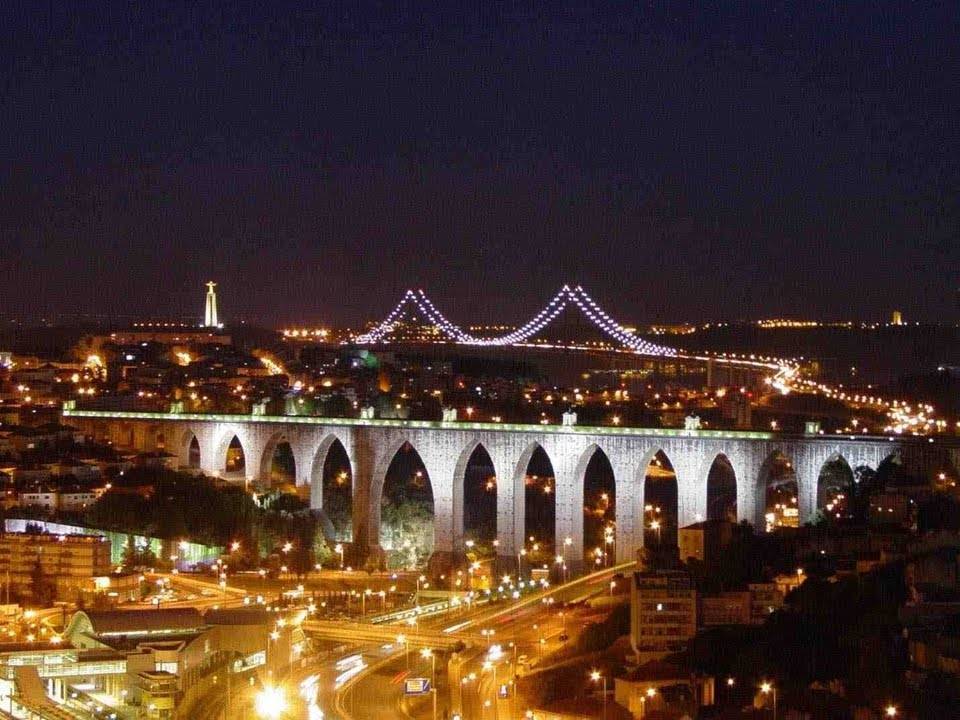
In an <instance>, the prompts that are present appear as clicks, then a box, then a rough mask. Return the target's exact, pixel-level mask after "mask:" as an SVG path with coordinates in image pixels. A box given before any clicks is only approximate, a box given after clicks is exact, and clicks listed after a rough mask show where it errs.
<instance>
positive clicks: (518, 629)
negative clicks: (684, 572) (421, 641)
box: [324, 563, 635, 720]
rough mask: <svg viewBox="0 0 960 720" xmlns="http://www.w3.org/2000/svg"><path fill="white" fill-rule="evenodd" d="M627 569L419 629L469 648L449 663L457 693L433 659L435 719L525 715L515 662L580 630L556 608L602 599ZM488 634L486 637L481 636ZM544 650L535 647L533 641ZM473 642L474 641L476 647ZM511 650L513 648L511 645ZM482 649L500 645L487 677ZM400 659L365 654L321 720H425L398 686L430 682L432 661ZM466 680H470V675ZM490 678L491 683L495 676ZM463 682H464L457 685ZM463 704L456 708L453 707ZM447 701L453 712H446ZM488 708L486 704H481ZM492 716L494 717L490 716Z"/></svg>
mask: <svg viewBox="0 0 960 720" xmlns="http://www.w3.org/2000/svg"><path fill="white" fill-rule="evenodd" d="M634 567H635V566H634V564H633V563H624V564H622V565H618V566H615V567H612V568H608V569H606V570H602V571H600V572H597V573H593V574H591V575H587V576H584V577H582V578H579V579H577V580H574V581H572V582H570V583H567V584H566V585H563V586H556V587H552V588H549V589H547V590H545V591H542V592H539V593H535V594H534V595H532V596H530V597H527V598H524V599H522V600H520V601H518V602H513V603H510V604H509V605H507V606H504V605H498V606H496V607H490V608H480V609H477V610H474V611H472V612H471V613H470V614H469V616H460V617H457V618H455V619H454V618H446V619H444V618H434V619H431V620H429V621H425V622H424V623H423V624H422V625H421V629H422V630H427V629H428V628H429V629H431V630H436V631H437V632H438V635H447V636H455V637H460V638H463V639H466V640H469V641H470V642H472V643H474V645H473V646H472V649H470V650H468V651H466V652H465V653H463V654H462V657H461V660H462V662H461V663H459V664H455V666H454V668H453V673H452V677H451V678H450V682H451V683H452V684H453V685H454V686H455V687H459V688H460V691H461V692H458V693H453V694H451V693H449V692H448V686H447V678H446V675H447V673H446V672H445V670H446V666H447V659H448V658H447V656H445V655H440V654H439V653H438V654H437V656H436V678H437V683H438V684H439V688H438V693H437V708H438V714H437V717H439V718H442V717H444V711H446V712H447V717H449V716H450V713H451V712H453V711H455V710H456V709H457V708H456V706H457V705H458V704H460V705H461V706H462V711H461V712H462V713H463V717H464V718H465V720H512V719H514V718H517V717H519V715H518V714H517V713H518V712H521V711H522V710H524V709H525V708H520V707H514V704H515V699H514V688H513V686H512V684H511V682H512V678H513V676H514V675H515V667H514V660H515V658H516V659H519V658H520V656H522V655H526V656H527V657H528V659H531V660H532V659H534V658H536V657H538V655H539V653H540V652H543V653H544V654H547V653H549V652H552V651H554V650H556V649H557V648H558V647H559V646H560V645H562V642H561V640H560V638H561V636H562V635H564V632H563V630H564V627H563V626H564V625H565V624H566V622H567V621H568V620H569V621H570V622H571V623H573V622H577V623H580V624H582V623H583V621H584V618H581V617H576V618H567V617H564V618H562V619H561V617H560V611H559V610H558V608H559V606H561V605H562V604H563V603H567V602H575V601H577V600H581V599H584V598H586V597H588V596H591V595H597V594H599V593H602V592H606V591H607V589H608V587H609V582H610V579H611V577H613V575H615V574H617V573H627V572H630V571H631V570H632V569H633V568H634ZM489 630H493V635H492V636H491V635H489V634H483V633H484V631H489ZM541 638H543V640H544V643H543V645H542V646H541V643H540V639H541ZM478 640H479V642H478ZM510 643H513V646H511V645H510ZM487 645H500V646H501V648H502V655H501V656H500V657H499V658H498V659H497V660H496V661H495V662H494V663H493V666H495V667H496V671H494V667H493V666H491V667H490V668H489V669H488V670H486V671H484V670H483V662H484V660H485V659H486V657H487V654H486V653H487ZM405 655H406V654H405V653H404V652H402V651H397V649H396V648H395V647H394V648H392V649H391V651H386V650H383V649H381V650H378V651H376V652H373V653H370V654H369V655H365V656H364V659H365V662H367V664H368V669H367V670H365V671H364V672H363V673H361V674H359V675H357V676H356V677H355V678H353V679H351V680H350V681H348V682H347V683H345V684H344V685H342V686H341V687H340V688H338V689H335V690H334V691H333V695H334V697H333V702H328V703H325V704H324V712H325V713H326V717H328V718H329V717H333V718H339V719H340V720H366V719H367V718H371V719H372V720H381V719H382V720H388V719H391V720H392V719H393V718H397V717H398V716H399V717H402V718H407V719H408V720H411V719H412V720H426V719H428V718H432V717H433V703H432V699H433V698H432V696H424V697H419V698H407V697H405V696H404V694H403V682H402V680H403V679H404V678H405V677H407V676H408V675H409V676H417V677H430V675H431V671H432V662H433V661H432V660H428V659H425V658H422V657H421V656H420V654H419V653H418V652H416V651H414V650H411V651H410V653H409V663H410V668H409V670H408V669H407V666H406V663H407V660H406V658H405ZM471 673H472V674H473V676H474V678H475V679H473V680H470V679H469V678H470V675H471ZM495 673H496V677H495ZM463 678H468V680H467V682H466V683H464V682H463ZM504 683H506V684H507V697H506V698H502V699H498V698H497V694H498V691H499V689H500V685H501V684H504ZM461 699H462V703H460V702H459V701H460V700H461ZM451 701H452V703H453V706H454V707H451ZM487 701H489V705H487V704H486V703H487ZM494 713H496V714H494Z"/></svg>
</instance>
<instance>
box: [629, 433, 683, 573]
mask: <svg viewBox="0 0 960 720" xmlns="http://www.w3.org/2000/svg"><path fill="white" fill-rule="evenodd" d="M664 459H665V460H666V465H664ZM667 470H669V473H668V472H667ZM661 471H662V474H663V476H662V477H658V475H660V474H661ZM637 472H638V478H639V479H640V480H641V482H642V483H643V492H642V497H643V506H642V507H641V515H640V520H639V527H640V532H641V534H642V537H643V546H644V547H645V548H647V549H648V551H649V552H650V553H652V554H653V555H654V556H657V557H658V558H659V560H660V561H662V562H668V561H669V560H668V556H669V557H670V558H672V559H675V557H674V556H675V554H676V553H675V552H674V550H675V548H676V546H677V542H678V531H679V522H680V483H679V480H680V479H679V477H678V476H677V471H676V465H675V463H674V461H673V460H671V459H670V456H669V455H668V454H667V452H666V449H665V448H664V447H662V446H656V447H653V448H651V449H649V450H648V451H647V452H646V453H644V455H643V458H642V460H641V462H640V466H639V468H638V471H637ZM670 474H672V478H671V477H670ZM648 507H649V508H650V510H649V511H648V510H647V508H648Z"/></svg>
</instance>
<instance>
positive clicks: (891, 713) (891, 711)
mask: <svg viewBox="0 0 960 720" xmlns="http://www.w3.org/2000/svg"><path fill="white" fill-rule="evenodd" d="M884 713H885V714H886V716H887V717H888V718H894V717H896V716H897V708H896V706H894V705H887V707H886V708H885V709H884Z"/></svg>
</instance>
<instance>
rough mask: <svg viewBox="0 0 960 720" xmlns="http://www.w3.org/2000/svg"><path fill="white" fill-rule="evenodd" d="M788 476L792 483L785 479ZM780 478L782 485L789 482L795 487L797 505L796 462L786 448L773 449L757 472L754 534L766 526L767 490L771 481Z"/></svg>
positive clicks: (798, 486)
mask: <svg viewBox="0 0 960 720" xmlns="http://www.w3.org/2000/svg"><path fill="white" fill-rule="evenodd" d="M781 466H782V467H781ZM782 468H785V469H786V470H789V471H790V473H785V472H782ZM789 474H792V476H793V479H792V481H791V480H789V479H786V478H787V476H788V475H789ZM780 477H782V478H783V485H788V484H789V483H790V482H793V483H794V484H795V485H796V491H795V497H796V498H797V502H798V504H799V502H800V491H801V490H800V484H801V479H800V477H799V474H798V473H797V469H796V461H795V460H794V458H793V455H792V454H790V452H789V450H788V449H787V448H784V447H774V448H771V449H770V451H769V452H768V453H767V454H766V456H765V457H764V459H763V461H762V462H761V463H760V468H759V470H758V472H757V479H756V489H757V491H756V507H755V508H754V529H755V530H756V532H763V531H764V529H765V528H766V526H767V520H766V513H767V496H768V489H769V488H770V484H771V481H776V480H777V479H778V478H780ZM798 511H799V507H798Z"/></svg>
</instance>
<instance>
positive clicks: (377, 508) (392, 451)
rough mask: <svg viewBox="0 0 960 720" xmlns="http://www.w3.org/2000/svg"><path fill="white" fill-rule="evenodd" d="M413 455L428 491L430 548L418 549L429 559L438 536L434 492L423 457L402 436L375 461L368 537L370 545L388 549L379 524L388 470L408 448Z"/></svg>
mask: <svg viewBox="0 0 960 720" xmlns="http://www.w3.org/2000/svg"><path fill="white" fill-rule="evenodd" d="M408 445H409V447H410V449H411V450H412V452H413V453H415V455H416V458H417V459H418V462H419V464H420V465H421V466H422V467H423V470H422V471H421V472H422V473H423V475H424V481H425V482H426V485H427V487H428V488H429V491H430V504H431V515H432V517H433V532H432V537H431V539H430V545H431V547H428V548H418V551H419V550H422V551H423V552H424V553H425V554H426V556H427V557H428V558H429V556H430V555H432V552H433V549H434V548H435V547H436V545H437V539H436V536H437V534H438V522H437V517H436V492H435V490H434V485H433V482H434V481H433V480H432V479H431V478H430V473H429V469H428V467H427V463H426V459H425V457H424V456H423V455H422V454H421V453H420V451H419V450H417V447H416V445H415V444H414V442H413V441H412V440H411V439H410V438H408V437H406V436H404V437H403V438H400V439H397V440H395V441H393V442H391V443H390V444H389V445H388V446H387V448H388V449H387V451H386V452H384V453H383V454H382V455H381V456H380V458H379V459H378V460H377V463H376V465H375V469H374V475H373V478H372V482H371V491H370V507H369V523H370V526H369V530H368V532H369V537H370V545H371V546H378V547H379V548H381V549H382V550H387V549H388V548H384V547H383V542H382V537H381V522H382V514H381V510H382V508H383V499H384V489H385V487H386V481H387V475H388V474H389V473H390V469H391V467H392V465H393V463H394V461H395V460H396V459H397V457H398V456H399V455H400V451H401V450H402V449H403V448H404V447H405V446H408Z"/></svg>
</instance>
